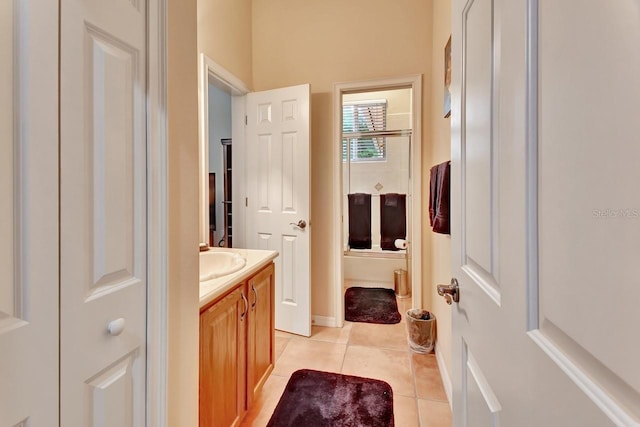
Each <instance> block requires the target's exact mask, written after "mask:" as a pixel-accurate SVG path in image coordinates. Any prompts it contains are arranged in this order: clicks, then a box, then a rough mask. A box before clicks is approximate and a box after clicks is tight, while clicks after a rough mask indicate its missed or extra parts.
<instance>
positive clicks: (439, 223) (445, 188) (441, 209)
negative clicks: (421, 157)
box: [430, 162, 451, 234]
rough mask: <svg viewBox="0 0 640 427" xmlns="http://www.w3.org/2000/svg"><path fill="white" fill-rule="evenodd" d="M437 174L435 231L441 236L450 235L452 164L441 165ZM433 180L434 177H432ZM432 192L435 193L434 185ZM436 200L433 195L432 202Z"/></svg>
mask: <svg viewBox="0 0 640 427" xmlns="http://www.w3.org/2000/svg"><path fill="white" fill-rule="evenodd" d="M434 167H437V168H438V171H437V174H436V184H435V187H436V194H435V206H434V212H435V215H434V217H433V223H432V225H433V231H434V232H436V233H440V234H451V233H450V216H449V201H450V197H449V196H450V193H451V184H450V174H451V162H444V163H440V164H439V165H437V166H434ZM431 178H432V179H433V175H432V176H431ZM431 191H433V183H432V185H431ZM432 198H434V197H433V195H432V196H431V197H430V200H431V199H432Z"/></svg>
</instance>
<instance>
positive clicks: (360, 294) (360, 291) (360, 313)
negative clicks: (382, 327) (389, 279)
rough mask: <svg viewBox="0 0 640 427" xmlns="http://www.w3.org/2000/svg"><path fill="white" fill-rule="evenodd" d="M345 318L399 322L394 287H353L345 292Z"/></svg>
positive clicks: (350, 319)
mask: <svg viewBox="0 0 640 427" xmlns="http://www.w3.org/2000/svg"><path fill="white" fill-rule="evenodd" d="M344 319H345V320H348V321H350V322H365V323H385V324H389V323H399V322H400V319H401V316H400V313H399V312H398V303H397V302H396V294H395V292H394V291H393V289H384V288H360V287H352V288H349V289H347V291H346V292H345V293H344Z"/></svg>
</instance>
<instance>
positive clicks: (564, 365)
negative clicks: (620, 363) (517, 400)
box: [527, 329, 640, 427]
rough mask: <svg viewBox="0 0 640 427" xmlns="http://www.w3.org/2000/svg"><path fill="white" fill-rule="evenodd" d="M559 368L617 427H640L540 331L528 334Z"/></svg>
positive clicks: (639, 424)
mask: <svg viewBox="0 0 640 427" xmlns="http://www.w3.org/2000/svg"><path fill="white" fill-rule="evenodd" d="M527 335H529V338H531V339H532V340H533V342H535V343H536V344H537V345H538V346H539V347H540V348H541V349H542V350H543V351H544V352H545V353H546V354H547V356H549V358H550V359H551V360H552V361H553V362H554V363H555V364H556V365H558V367H559V368H560V369H561V370H562V371H563V372H564V373H565V374H566V375H567V377H569V379H570V380H571V381H573V382H574V383H575V384H576V385H577V386H578V388H579V389H580V390H582V391H583V392H584V394H586V395H587V396H588V397H589V398H590V399H591V400H592V401H593V403H595V404H596V405H597V406H598V408H600V409H601V410H602V412H604V414H605V415H606V416H607V417H609V419H610V420H611V421H613V422H614V423H615V424H616V425H617V426H620V427H624V426H627V427H634V426H635V427H640V423H638V421H637V420H635V419H634V418H633V417H632V416H631V415H629V413H627V411H625V410H624V408H623V407H622V406H620V405H619V404H618V403H617V402H616V401H615V400H614V399H612V398H611V396H610V395H608V394H607V393H606V392H605V391H604V390H603V389H602V388H601V387H600V386H598V384H596V383H595V382H594V381H593V380H592V379H591V378H590V377H589V376H588V375H587V374H585V372H584V371H583V370H582V369H580V367H579V366H578V365H576V364H575V363H574V362H573V361H572V360H571V359H569V358H568V357H567V356H566V355H565V354H564V353H563V352H562V351H560V350H559V349H558V347H556V345H554V343H553V342H552V341H551V340H549V338H547V337H546V336H545V335H544V334H543V333H542V331H540V330H539V329H536V330H533V331H529V332H527Z"/></svg>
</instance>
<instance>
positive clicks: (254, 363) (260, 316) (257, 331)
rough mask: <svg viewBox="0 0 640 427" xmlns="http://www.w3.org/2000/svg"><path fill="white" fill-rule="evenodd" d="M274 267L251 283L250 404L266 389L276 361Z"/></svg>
mask: <svg viewBox="0 0 640 427" xmlns="http://www.w3.org/2000/svg"><path fill="white" fill-rule="evenodd" d="M274 280H275V274H274V267H273V263H272V264H270V265H269V266H267V267H265V268H264V269H263V270H262V271H260V272H259V273H258V274H257V275H255V276H253V277H252V278H251V279H250V280H249V282H248V283H247V287H248V289H247V293H248V294H249V302H250V303H251V308H250V310H249V340H248V347H249V348H248V356H247V357H248V360H247V370H248V372H247V398H248V400H249V406H250V405H251V403H252V402H253V401H254V400H255V398H256V397H257V394H258V393H259V392H260V390H261V389H262V385H263V384H264V382H265V381H266V380H267V378H268V377H269V374H270V373H271V371H272V370H273V365H274V362H275V347H274V342H275V335H274V332H275V324H274Z"/></svg>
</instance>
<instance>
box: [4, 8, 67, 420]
mask: <svg viewBox="0 0 640 427" xmlns="http://www.w3.org/2000/svg"><path fill="white" fill-rule="evenodd" d="M57 11H58V2H57V1H55V0H54V1H51V0H32V1H28V2H26V1H17V0H16V1H2V2H0V62H1V63H2V65H1V66H0V426H3V427H4V426H8V427H14V426H44V425H54V424H55V423H57V420H58V37H57V36H58V13H57Z"/></svg>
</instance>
